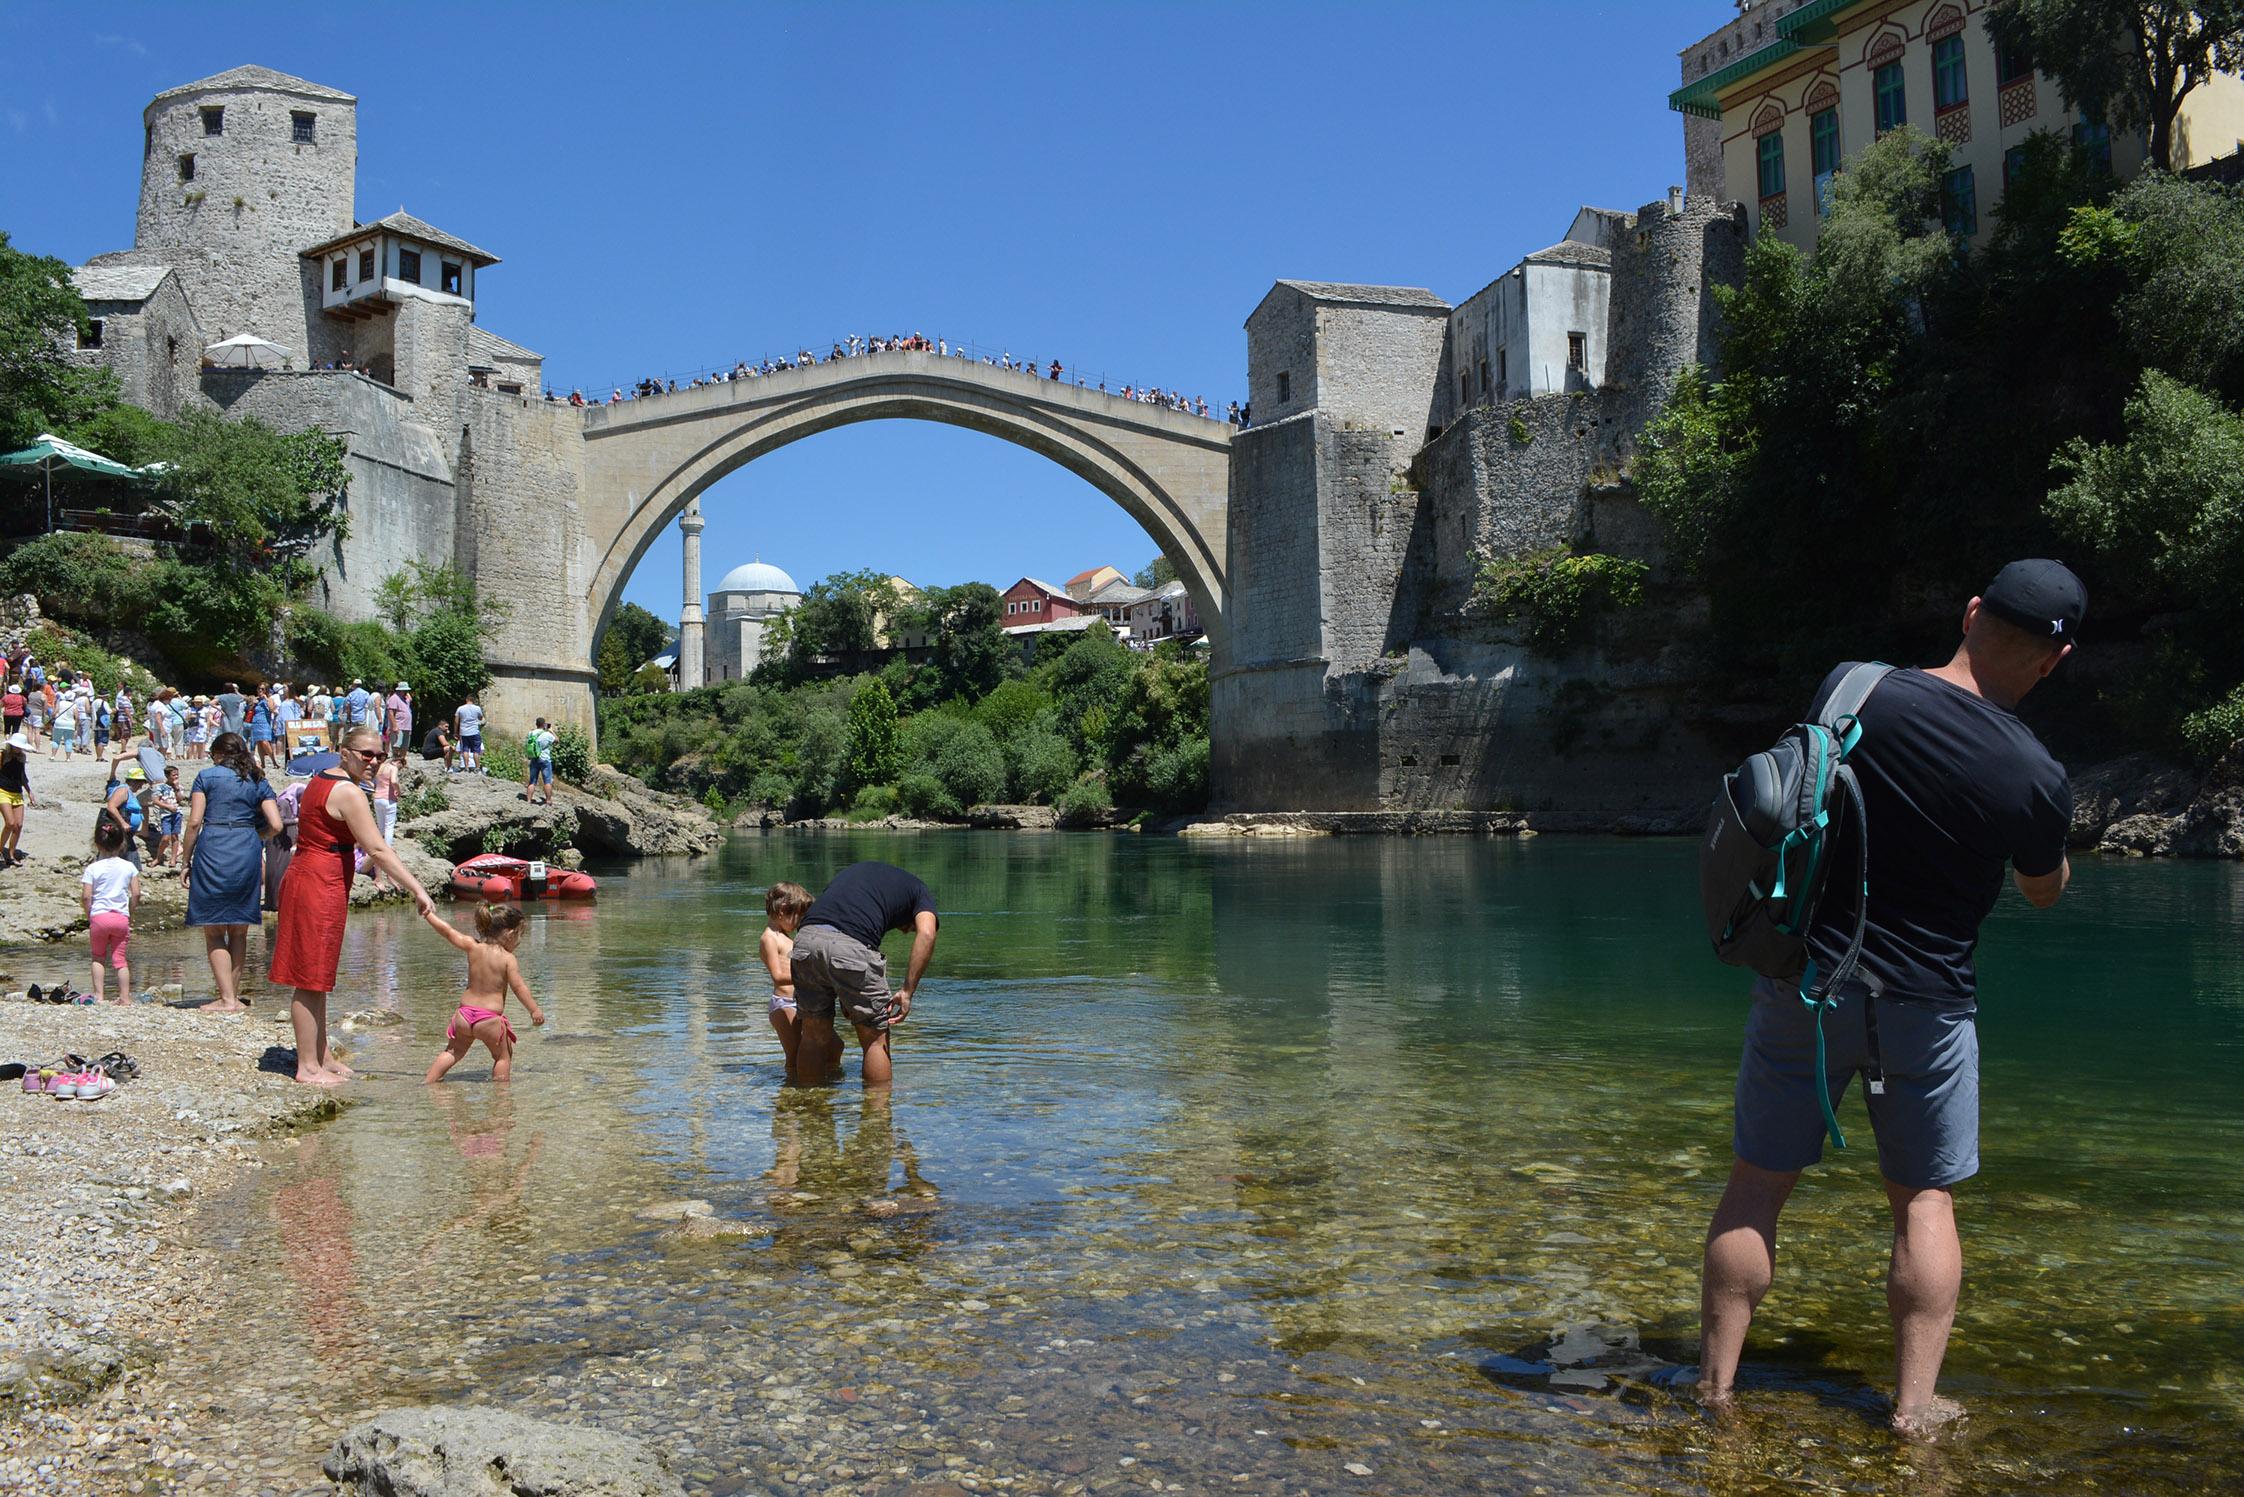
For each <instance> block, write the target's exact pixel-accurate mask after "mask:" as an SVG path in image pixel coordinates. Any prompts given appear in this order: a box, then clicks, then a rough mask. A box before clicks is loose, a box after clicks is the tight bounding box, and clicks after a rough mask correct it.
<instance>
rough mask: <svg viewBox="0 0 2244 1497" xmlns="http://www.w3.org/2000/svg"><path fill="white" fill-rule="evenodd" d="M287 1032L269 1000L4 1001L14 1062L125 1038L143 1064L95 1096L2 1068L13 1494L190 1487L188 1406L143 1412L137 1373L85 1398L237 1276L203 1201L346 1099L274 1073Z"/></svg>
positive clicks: (5, 1480)
mask: <svg viewBox="0 0 2244 1497" xmlns="http://www.w3.org/2000/svg"><path fill="white" fill-rule="evenodd" d="M17 965H19V966H20V965H21V964H20V963H18V964H17ZM71 965H72V967H73V969H75V968H76V966H77V964H76V963H75V962H73V963H72V964H71ZM26 978H28V979H29V980H31V981H39V980H40V978H41V974H39V973H36V972H22V971H19V972H15V973H13V974H11V975H9V976H7V977H4V978H0V984H4V985H5V988H6V990H7V991H10V992H13V991H14V990H15V989H16V988H17V987H19V986H20V985H21V984H22V983H23V982H24V980H25V979H26ZM276 1037H278V1038H280V1039H281V1040H282V1042H283V1043H285V1039H286V1036H285V1032H284V1031H281V1032H276V1030H275V1029H274V1027H273V1025H272V1024H271V1023H270V1022H269V1016H267V1015H264V1014H262V1013H260V1014H257V1015H241V1016H232V1017H229V1016H221V1015H217V1014H205V1013H200V1012H197V1011H195V1010H193V1009H178V1008H167V1007H163V1006H161V1005H153V1004H151V1005H138V1006H133V1007H110V1006H100V1007H85V1006H63V1007H50V1006H47V1005H44V1004H31V1003H24V1002H6V1001H0V1059H5V1060H9V1061H13V1062H17V1063H20V1064H24V1065H28V1066H30V1067H32V1068H34V1069H36V1068H37V1067H38V1066H39V1065H41V1064H42V1063H52V1062H53V1061H55V1060H57V1059H59V1058H60V1057H61V1056H62V1055H64V1054H65V1053H70V1052H75V1053H77V1054H79V1055H85V1056H99V1055H102V1054H105V1053H107V1052H109V1051H112V1050H122V1051H124V1052H125V1053H126V1054H128V1055H130V1056H132V1057H133V1058H134V1059H135V1060H136V1061H137V1062H138V1063H139V1066H140V1075H139V1076H138V1077H137V1078H136V1079H134V1080H131V1081H127V1082H124V1083H122V1084H120V1085H119V1086H118V1087H117V1089H116V1090H115V1091H114V1092H112V1093H111V1094H110V1095H109V1096H108V1097H106V1098H104V1099H102V1100H101V1101H98V1102H76V1101H56V1100H54V1099H52V1098H49V1097H46V1096H34V1095H28V1094H26V1093H24V1092H23V1091H22V1089H21V1082H20V1081H18V1080H16V1079H14V1078H9V1079H7V1080H5V1081H0V1108H4V1109H5V1110H6V1111H7V1113H8V1115H9V1116H8V1123H7V1127H6V1130H5V1133H4V1136H0V1160H5V1166H6V1167H5V1178H6V1179H7V1182H8V1197H9V1201H10V1207H9V1209H8V1210H7V1211H6V1212H4V1213H0V1263H5V1264H6V1265H7V1271H6V1273H5V1274H4V1275H0V1327H4V1328H5V1329H4V1333H0V1490H4V1491H10V1492H78V1491H110V1490H127V1489H129V1486H130V1483H131V1482H133V1481H140V1482H143V1483H145V1485H143V1486H142V1487H140V1488H138V1489H139V1490H145V1491H171V1490H175V1489H176V1483H175V1481H174V1475H175V1471H176V1468H178V1467H179V1466H180V1465H181V1463H182V1462H183V1461H184V1456H183V1455H182V1454H181V1451H180V1446H181V1444H182V1438H183V1437H182V1432H183V1430H184V1427H185V1422H186V1416H187V1414H188V1413H189V1412H191V1411H182V1410H172V1409H157V1408H147V1407H142V1406H140V1405H139V1404H138V1403H137V1402H136V1401H135V1400H134V1399H133V1398H132V1397H131V1396H130V1388H129V1382H128V1385H127V1386H124V1387H119V1388H115V1389H111V1390H110V1396H108V1397H107V1398H106V1399H105V1401H104V1402H103V1405H102V1407H101V1408H100V1410H99V1412H98V1414H95V1413H92V1412H90V1411H88V1410H85V1409H82V1408H80V1407H76V1406H77V1405H80V1404H81V1403H82V1401H83V1400H85V1399H86V1398H88V1396H89V1395H92V1394H94V1393H96V1392H98V1391H100V1390H102V1389H104V1388H105V1387H108V1385H110V1384H112V1383H115V1382H117V1381H118V1380H119V1379H120V1378H123V1377H124V1376H125V1374H127V1373H128V1372H129V1371H130V1370H131V1369H132V1368H133V1367H135V1366H136V1365H140V1364H143V1363H145V1362H147V1361H148V1360H150V1359H151V1358H153V1357H155V1356H156V1355H158V1354H160V1352H161V1350H162V1336H163V1334H164V1327H165V1326H166V1324H167V1323H168V1322H169V1321H170V1320H171V1318H172V1316H173V1312H174V1310H175V1308H176V1307H177V1306H179V1305H181V1304H185V1303H192V1302H193V1301H194V1300H196V1299H197V1298H198V1297H199V1296H200V1294H201V1290H200V1287H199V1286H201V1285H203V1284H205V1283H207V1282H208V1281H210V1280H211V1279H212V1278H214V1277H215V1276H216V1275H219V1274H222V1273H226V1272H229V1271H231V1265H229V1264H227V1263H226V1262H225V1261H224V1259H223V1258H221V1257H218V1256H216V1255H212V1254H209V1253H205V1252H201V1251H198V1250H197V1248H196V1245H195V1241H194V1236H193V1232H192V1224H191V1215H192V1209H193V1206H194V1203H195V1202H196V1201H198V1200H200V1199H202V1198H203V1197H205V1196H208V1195H212V1194H215V1193H216V1192H217V1191H219V1190H220V1189H221V1188H223V1187H224V1186H225V1185H226V1184H227V1183H229V1182H230V1181H231V1180H232V1179H233V1178H235V1177H237V1176H239V1175H240V1174H241V1173H243V1172H245V1171H248V1170H254V1169H258V1168H261V1167H262V1162H261V1161H260V1159H259V1158H258V1157H257V1155H256V1153H255V1152H254V1151H253V1150H252V1149H251V1147H250V1145H251V1143H252V1142H253V1141H254V1140H256V1139H258V1138H261V1137H265V1136H268V1135H272V1134H276V1133H283V1132H288V1131H290V1130H293V1129H297V1128H302V1127H307V1126H310V1125H313V1124H316V1123H319V1122H321V1121H323V1120H325V1119H327V1118H329V1117H332V1116H334V1115H335V1113H336V1112H337V1111H338V1110H339V1107H340V1103H339V1102H338V1100H337V1099H336V1098H335V1097H334V1096H333V1095H332V1094H330V1093H327V1092H323V1091H319V1090H316V1089H314V1088H310V1087H299V1086H297V1085H295V1084H294V1082H292V1081H290V1080H289V1079H288V1078H287V1077H285V1076H283V1075H281V1074H278V1073H277V1072H276V1071H273V1070H267V1069H261V1068H260V1066H261V1062H267V1051H268V1048H269V1047H270V1046H272V1045H273V1044H274V1043H275V1040H276ZM179 1474H183V1473H179Z"/></svg>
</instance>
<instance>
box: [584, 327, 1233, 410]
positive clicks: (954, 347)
mask: <svg viewBox="0 0 2244 1497" xmlns="http://www.w3.org/2000/svg"><path fill="white" fill-rule="evenodd" d="M915 336H916V335H915ZM875 341H876V340H874V339H870V338H862V337H860V338H857V339H856V340H855V345H854V346H852V343H851V340H850V339H843V340H841V341H840V342H828V343H826V344H825V345H823V346H815V347H814V346H812V345H809V344H801V345H798V346H797V348H796V351H795V352H794V353H791V354H789V355H787V356H786V357H785V358H777V359H773V358H766V359H762V360H759V361H757V362H755V363H749V362H747V361H746V360H738V361H735V362H734V363H731V364H722V365H714V364H713V365H698V366H695V367H693V368H689V369H669V370H664V371H662V372H660V373H650V374H642V375H640V376H638V377H637V378H635V379H633V380H631V381H629V382H628V383H619V382H617V381H613V380H596V381H594V382H592V383H591V384H589V385H585V384H578V383H575V382H572V381H568V380H558V379H550V378H549V379H548V380H547V381H546V398H547V399H548V400H554V401H566V402H569V403H570V404H574V403H575V402H576V399H577V398H579V397H581V398H582V400H583V402H584V404H585V406H586V407H587V408H590V407H594V406H605V405H617V404H625V403H629V402H632V401H637V400H655V399H660V398H661V397H663V396H665V395H676V394H683V393H685V392H686V391H688V390H692V389H697V388H705V387H707V386H709V385H712V384H725V383H729V382H730V381H732V380H735V379H748V380H756V379H762V378H764V377H765V376H767V375H772V374H783V373H785V372H786V371H788V370H790V369H798V368H803V367H806V366H809V365H817V364H831V363H835V362H845V361H847V360H850V359H855V358H863V357H864V356H865V355H867V354H869V353H896V352H923V353H926V354H928V355H930V356H931V357H936V358H945V359H960V360H963V361H966V362H969V363H974V364H980V365H982V366H984V367H987V368H993V369H1000V370H1006V371H1008V372H1012V373H1017V374H1019V375H1020V376H1021V377H1022V378H1023V379H1033V380H1036V381H1038V382H1039V383H1056V384H1063V385H1072V386H1075V387H1076V388H1079V389H1087V390H1097V391H1099V392H1100V393H1102V394H1106V395H1112V396H1114V397H1116V398H1117V399H1129V400H1137V401H1143V402H1144V403H1145V404H1147V405H1153V406H1158V407H1160V408H1162V409H1164V410H1173V411H1181V412H1182V413H1183V414H1185V415H1188V416H1200V417H1201V418H1203V419H1204V420H1208V421H1215V422H1220V423H1224V424H1227V425H1244V424H1245V423H1244V422H1243V421H1233V420H1232V419H1231V417H1230V416H1229V414H1228V412H1227V410H1226V409H1225V408H1224V407H1223V406H1222V405H1221V403H1216V402H1211V403H1209V405H1208V407H1207V409H1206V410H1204V411H1203V410H1201V409H1200V408H1199V405H1198V402H1199V401H1200V400H1201V399H1202V398H1203V397H1199V396H1194V397H1192V398H1191V399H1190V400H1186V401H1184V403H1183V404H1181V405H1178V404H1171V403H1170V402H1169V401H1167V400H1147V399H1146V394H1147V392H1148V391H1149V390H1151V391H1157V392H1159V393H1161V394H1164V395H1171V396H1173V395H1175V394H1176V392H1174V391H1168V390H1165V389H1163V388H1162V387H1160V386H1144V385H1139V384H1138V383H1136V382H1135V381H1131V380H1117V379H1115V378H1114V377H1113V376H1111V375H1109V374H1107V373H1106V372H1104V371H1101V370H1087V369H1083V368H1081V367H1080V366H1076V365H1070V364H1067V363H1065V362H1062V363H1061V365H1060V374H1059V377H1058V378H1057V379H1056V380H1055V379H1053V377H1052V374H1051V368H1052V361H1051V360H1045V361H1043V362H1042V363H1032V362H1031V361H1029V360H1027V359H1025V358H1020V357H1016V356H1015V355H1014V353H1013V351H1012V349H1011V348H1010V347H997V346H993V345H989V344H982V343H951V342H948V341H947V340H943V339H928V340H926V341H927V346H926V347H925V348H924V349H899V348H897V347H896V346H895V343H896V342H897V341H900V340H888V341H889V345H890V346H888V347H886V348H879V349H876V348H873V347H872V346H871V345H872V344H873V342H875ZM697 381H698V384H697V383H696V382H697ZM564 391H565V392H567V393H558V392H564ZM603 392H605V393H603ZM1125 392H1128V393H1127V394H1125ZM1180 398H1181V397H1180Z"/></svg>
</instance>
